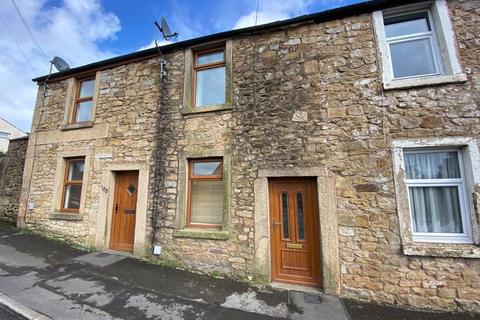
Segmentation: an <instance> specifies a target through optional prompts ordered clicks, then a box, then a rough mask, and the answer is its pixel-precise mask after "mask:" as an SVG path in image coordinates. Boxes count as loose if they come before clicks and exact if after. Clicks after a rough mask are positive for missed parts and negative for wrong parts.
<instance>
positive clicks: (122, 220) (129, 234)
mask: <svg viewBox="0 0 480 320" xmlns="http://www.w3.org/2000/svg"><path fill="white" fill-rule="evenodd" d="M137 190H138V171H119V172H117V174H116V182H115V195H114V201H113V213H112V229H111V235H110V248H111V249H113V250H119V251H128V252H132V251H133V242H134V239H135V216H136V210H137V193H138V192H137Z"/></svg>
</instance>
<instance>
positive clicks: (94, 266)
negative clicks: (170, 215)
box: [0, 225, 348, 320]
mask: <svg viewBox="0 0 480 320" xmlns="http://www.w3.org/2000/svg"><path fill="white" fill-rule="evenodd" d="M2 296H5V297H7V298H8V299H11V301H14V302H15V304H16V305H17V306H18V305H22V306H24V307H25V308H24V309H25V310H24V311H25V312H24V313H20V314H21V315H23V316H26V317H27V318H29V319H34V318H35V317H33V316H28V314H29V312H30V314H32V312H33V313H35V314H37V315H38V314H40V315H42V316H43V318H42V319H62V320H63V319H71V320H74V319H82V320H88V319H105V320H106V319H162V320H169V319H172V320H174V319H229V320H230V319H231V320H234V319H252V320H257V319H316V320H320V319H328V320H348V318H347V315H346V312H345V310H344V309H343V306H342V304H341V301H340V299H339V298H337V297H330V296H326V295H322V294H312V293H309V294H307V293H303V292H294V291H282V290H277V289H272V288H268V287H263V286H253V285H249V284H246V283H242V282H237V281H233V280H230V279H217V278H213V277H210V276H207V275H201V274H196V273H192V272H188V271H183V270H176V269H171V268H166V267H161V266H158V265H154V264H149V263H146V262H144V261H141V260H138V259H134V258H131V257H127V256H124V255H118V254H112V253H109V252H87V251H81V250H78V249H75V248H72V247H70V246H68V245H66V244H63V243H60V242H57V241H53V240H49V239H45V238H43V237H40V236H38V235H33V234H27V233H23V232H19V231H18V230H17V229H13V228H8V227H5V226H1V225H0V304H1V303H3V300H2V299H1V297H2ZM323 302H325V303H323ZM3 304H5V303H3ZM7 306H8V307H10V308H11V309H14V308H12V306H11V305H9V304H8V303H7ZM332 306H334V307H335V308H336V309H335V310H336V311H335V312H334V314H333V316H334V317H333V318H331V317H330V316H329V317H325V316H326V315H327V314H328V310H334V309H332ZM14 310H15V311H18V310H20V311H21V308H17V309H14ZM17 313H18V312H17ZM322 313H323V314H325V316H322ZM319 314H320V316H319ZM0 319H3V318H0ZM6 319H8V318H6ZM20 319H21V318H20ZM36 319H40V318H36Z"/></svg>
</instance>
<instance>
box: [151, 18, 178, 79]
mask: <svg viewBox="0 0 480 320" xmlns="http://www.w3.org/2000/svg"><path fill="white" fill-rule="evenodd" d="M155 25H156V26H157V28H158V30H160V32H161V33H162V36H163V38H164V39H165V40H166V41H171V40H176V39H177V37H178V33H177V32H172V31H171V30H170V27H169V26H168V23H167V20H165V18H164V17H161V18H160V24H159V23H158V22H157V21H155ZM155 46H156V47H157V50H158V53H160V57H161V58H160V79H163V77H165V76H167V72H166V71H165V68H164V67H165V65H166V64H167V61H166V60H165V59H163V55H162V51H161V50H160V46H159V45H158V43H157V40H155Z"/></svg>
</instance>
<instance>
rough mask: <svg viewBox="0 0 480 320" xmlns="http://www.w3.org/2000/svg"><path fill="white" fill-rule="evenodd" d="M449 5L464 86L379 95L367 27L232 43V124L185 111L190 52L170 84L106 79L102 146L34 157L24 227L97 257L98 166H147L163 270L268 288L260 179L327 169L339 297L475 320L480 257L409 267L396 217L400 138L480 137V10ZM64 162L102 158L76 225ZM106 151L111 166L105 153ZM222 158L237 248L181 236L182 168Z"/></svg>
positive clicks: (152, 70)
mask: <svg viewBox="0 0 480 320" xmlns="http://www.w3.org/2000/svg"><path fill="white" fill-rule="evenodd" d="M448 5H449V7H450V12H451V19H452V22H453V25H454V32H455V35H456V41H457V46H458V50H459V55H460V60H461V63H462V66H463V68H465V70H469V73H468V81H467V82H465V83H457V84H449V85H439V86H430V87H424V88H417V89H402V90H391V91H384V90H382V83H381V74H380V72H381V68H380V61H379V51H378V46H377V43H376V39H375V34H374V30H373V24H372V16H371V14H362V15H359V16H353V17H349V18H345V19H342V20H335V21H329V22H323V23H312V24H304V25H297V26H289V27H284V28H281V29H277V30H274V31H268V32H263V33H260V34H256V35H249V36H241V37H238V38H235V39H232V40H231V41H232V47H233V61H232V68H233V70H232V74H233V77H232V92H233V103H232V108H231V109H227V110H223V111H215V112H209V113H198V114H186V113H185V112H184V111H185V110H184V106H183V95H184V75H185V70H184V67H185V54H184V51H183V50H178V51H175V52H173V53H169V54H167V55H166V56H165V59H166V60H167V61H168V64H167V66H166V70H167V72H168V76H167V78H166V79H163V80H160V79H159V66H158V58H151V59H148V60H145V61H143V62H135V63H129V64H127V65H125V66H120V67H115V68H112V69H108V70H104V71H101V77H100V87H99V94H98V105H97V111H96V116H95V120H94V122H95V126H106V127H107V128H108V130H107V131H106V132H107V134H106V135H105V136H104V137H101V138H99V137H95V136H93V137H92V136H85V139H84V140H80V141H78V140H76V141H66V140H61V139H59V140H58V141H51V140H49V141H46V140H45V143H43V144H41V145H38V146H36V148H35V150H36V151H35V152H36V153H37V155H38V156H37V157H36V161H35V162H34V163H32V166H33V176H32V187H31V188H30V190H28V191H29V192H30V199H31V201H32V202H34V203H35V209H34V210H32V211H31V212H28V216H27V225H28V226H29V227H31V228H37V229H43V230H48V231H49V232H52V233H55V234H61V235H63V236H66V237H70V238H74V239H75V240H76V241H78V242H80V243H84V244H89V245H91V244H92V243H93V239H94V237H95V234H96V232H97V230H98V229H99V226H98V225H97V224H96V218H97V217H98V215H100V214H102V213H101V212H99V210H100V208H101V205H100V203H101V201H100V200H99V199H100V198H101V196H102V192H104V191H103V190H104V189H103V187H104V186H102V183H101V181H102V178H101V177H102V174H103V172H104V168H105V167H106V166H108V164H111V163H125V162H138V161H140V162H146V163H148V165H149V166H150V172H149V175H150V184H149V191H148V215H147V219H148V221H147V230H146V233H147V234H149V232H150V231H151V225H150V222H151V221H154V222H155V225H154V231H155V235H154V239H153V242H154V244H159V245H161V246H162V256H161V257H160V259H164V260H175V261H177V262H179V263H181V264H182V265H183V266H185V267H188V268H194V269H197V270H200V271H203V272H212V271H217V272H222V273H225V274H229V275H232V276H235V277H240V278H243V279H247V278H248V279H251V278H257V277H259V276H260V278H261V276H265V275H258V274H256V273H257V268H256V266H255V259H254V253H255V251H254V248H255V209H254V208H255V201H256V197H257V196H258V195H255V189H254V182H255V180H256V179H257V178H258V177H259V171H260V170H265V169H272V168H273V169H274V168H297V169H301V168H312V167H315V168H318V167H321V168H325V170H326V172H327V173H328V174H329V176H330V177H331V178H332V180H333V181H334V185H335V190H334V193H335V194H336V199H335V200H336V203H337V207H336V213H337V216H338V226H339V237H340V241H339V244H338V246H339V251H340V257H339V259H340V266H341V280H340V283H339V286H340V292H341V295H343V296H349V297H355V298H361V299H365V300H370V301H377V302H382V303H395V304H401V305H405V306H411V307H424V308H434V309H450V310H475V311H480V304H479V299H478V297H479V296H480V285H479V284H480V260H479V259H461V258H434V257H420V256H405V255H404V254H403V251H402V247H401V238H400V230H399V222H398V215H397V212H396V202H395V197H396V194H395V185H394V180H393V164H392V152H391V151H392V144H391V142H392V140H394V139H399V138H421V137H446V136H468V137H471V138H474V139H479V138H480V113H479V108H480V93H479V89H480V62H479V60H478V57H479V56H480V43H479V41H478V36H476V35H478V34H480V29H479V28H480V1H478V0H475V1H462V0H455V1H453V0H452V1H449V2H448ZM67 87H68V86H67V82H66V81H60V82H57V83H52V84H51V85H50V88H51V89H50V90H51V96H50V97H48V98H47V101H46V103H45V104H46V106H47V107H46V108H45V110H44V112H43V113H42V114H41V113H40V112H37V113H36V119H37V120H38V121H39V123H40V125H39V127H38V128H39V134H40V132H41V131H43V132H50V133H52V134H55V135H58V136H59V137H60V136H62V131H61V122H62V119H63V112H64V101H65V99H66V98H65V97H66V91H67ZM39 106H40V102H39V101H37V110H38V109H39ZM82 130H85V129H79V130H78V134H79V135H82V132H85V131H82ZM32 131H36V130H32ZM31 150H33V149H32V148H30V147H29V151H31ZM68 150H85V151H86V152H88V154H89V155H90V157H91V159H92V160H91V162H90V167H89V168H88V172H89V173H88V185H87V186H86V188H87V199H86V205H85V206H86V209H85V211H86V212H85V215H84V217H83V220H82V221H59V220H52V219H50V218H49V214H50V213H51V212H52V197H53V193H55V190H54V189H55V187H54V186H53V185H54V178H53V176H54V175H55V170H56V161H57V160H56V159H58V157H59V154H60V153H61V152H65V151H68ZM106 150H107V151H108V150H110V151H109V152H111V153H112V156H111V157H104V156H103V154H105V152H106ZM212 151H215V152H222V153H223V154H225V155H228V156H229V158H230V159H231V163H230V179H231V184H230V188H229V189H230V190H229V191H230V206H229V208H228V209H229V212H230V218H229V221H230V222H229V228H228V238H227V239H224V240H213V239H199V238H192V237H178V236H176V235H175V231H176V230H177V228H178V220H179V217H181V215H183V214H184V213H183V212H180V211H181V210H180V208H179V203H181V201H183V200H182V199H183V196H184V193H185V190H182V187H181V186H182V179H184V177H183V176H182V163H184V161H185V159H186V158H187V157H188V155H189V154H202V153H203V154H208V153H209V152H212ZM107 153H108V152H107ZM24 187H25V185H24ZM477 190H478V186H477ZM147 243H148V246H149V245H150V242H149V240H148V241H147Z"/></svg>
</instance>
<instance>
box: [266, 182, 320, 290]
mask: <svg viewBox="0 0 480 320" xmlns="http://www.w3.org/2000/svg"><path fill="white" fill-rule="evenodd" d="M269 190H270V226H271V228H270V230H271V248H272V280H273V281H281V282H288V283H294V284H301V285H309V286H316V287H319V286H320V285H321V283H320V275H321V270H320V232H319V219H318V201H317V182H316V179H311V178H281V179H280V178H279V179H271V180H269Z"/></svg>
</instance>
